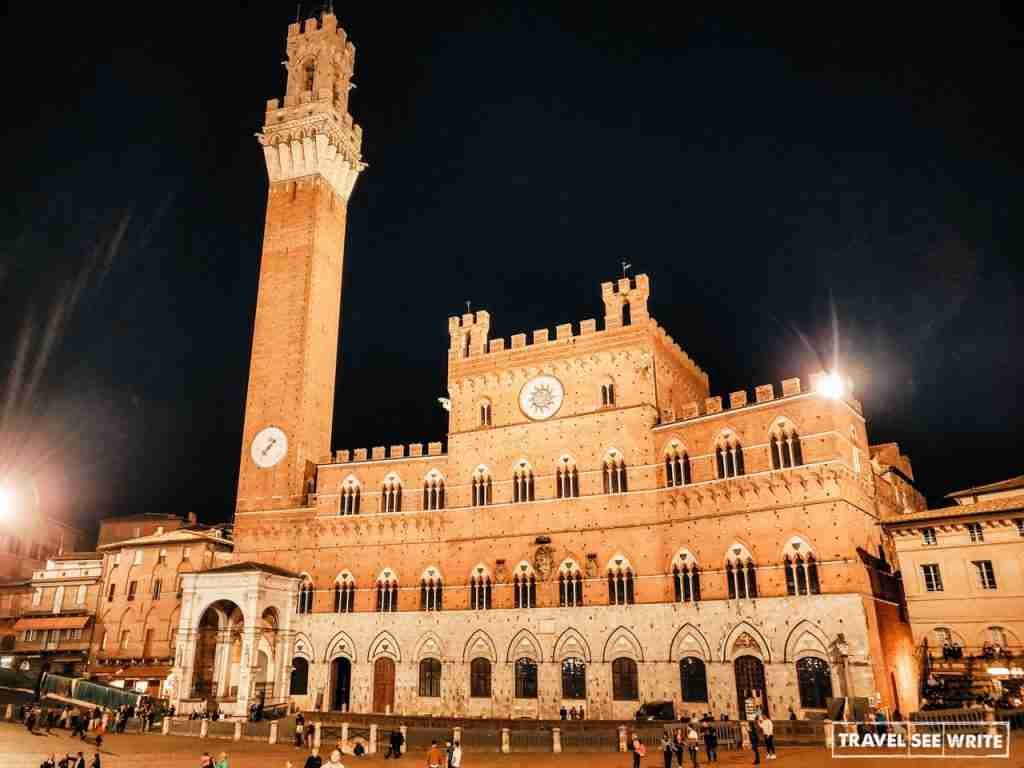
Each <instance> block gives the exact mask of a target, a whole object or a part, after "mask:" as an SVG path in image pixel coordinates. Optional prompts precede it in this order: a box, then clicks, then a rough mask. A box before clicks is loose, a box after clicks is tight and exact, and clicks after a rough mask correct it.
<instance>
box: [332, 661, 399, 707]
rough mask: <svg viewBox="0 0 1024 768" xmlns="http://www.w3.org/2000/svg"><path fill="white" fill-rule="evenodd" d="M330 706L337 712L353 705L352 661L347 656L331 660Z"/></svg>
mask: <svg viewBox="0 0 1024 768" xmlns="http://www.w3.org/2000/svg"><path fill="white" fill-rule="evenodd" d="M389 661H390V659H389ZM330 706H331V709H333V710H335V711H337V712H348V711H349V709H350V708H351V706H352V662H351V661H350V660H349V659H348V658H347V657H345V656H340V657H338V658H337V659H335V660H334V661H332V662H331V701H330Z"/></svg>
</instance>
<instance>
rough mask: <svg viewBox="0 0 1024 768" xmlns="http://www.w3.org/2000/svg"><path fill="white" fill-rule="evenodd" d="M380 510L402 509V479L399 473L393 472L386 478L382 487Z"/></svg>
mask: <svg viewBox="0 0 1024 768" xmlns="http://www.w3.org/2000/svg"><path fill="white" fill-rule="evenodd" d="M380 511H381V512H401V511H402V481H401V480H399V479H398V475H395V474H393V473H392V474H390V475H388V476H387V477H385V478H384V483H383V485H382V486H381V489H380Z"/></svg>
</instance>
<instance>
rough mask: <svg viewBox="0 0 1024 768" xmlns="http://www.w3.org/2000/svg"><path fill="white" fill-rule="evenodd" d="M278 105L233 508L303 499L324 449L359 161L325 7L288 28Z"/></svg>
mask: <svg viewBox="0 0 1024 768" xmlns="http://www.w3.org/2000/svg"><path fill="white" fill-rule="evenodd" d="M287 55H288V60H287V62H286V63H285V66H286V68H287V71H288V79H287V85H286V88H285V96H284V103H283V104H281V103H280V102H279V101H278V99H271V100H269V101H268V102H267V113H266V121H265V125H264V127H263V132H262V133H261V134H258V138H259V141H260V143H261V144H262V145H263V151H264V154H265V156H266V164H267V175H268V176H269V179H270V189H269V192H268V195H267V220H266V226H265V228H264V234H263V254H262V259H261V263H260V279H259V293H258V296H257V302H256V321H255V328H254V331H253V342H252V358H251V361H250V368H249V389H248V393H247V397H246V404H245V427H244V432H243V436H242V456H241V467H240V471H239V478H238V498H237V503H236V511H239V512H241V511H248V510H257V509H287V508H292V507H297V506H302V505H303V504H304V503H305V501H306V494H307V493H308V492H309V491H310V490H311V484H312V481H313V475H314V473H315V467H316V462H317V461H319V460H322V459H323V458H324V457H325V456H327V455H328V454H329V453H330V439H331V423H332V418H333V415H334V413H333V412H334V380H335V368H336V363H337V354H338V333H339V318H340V310H341V306H340V305H341V298H340V297H341V278H342V258H343V250H344V242H345V220H346V214H347V206H348V199H349V195H350V194H351V192H352V187H353V185H354V184H355V181H356V178H357V177H358V175H359V172H360V171H361V170H362V169H363V168H364V167H365V166H364V164H363V162H362V160H361V155H360V146H361V144H362V130H361V129H360V127H359V126H358V125H356V124H355V123H354V122H353V121H352V116H351V115H350V114H349V113H348V92H349V89H350V88H351V84H350V80H351V77H352V71H353V64H354V61H355V47H354V46H353V45H352V43H350V42H348V40H347V39H346V37H345V32H344V31H343V30H341V29H339V28H338V22H337V19H336V18H335V17H334V15H333V14H329V13H325V14H323V15H322V17H321V18H319V19H316V18H313V19H307V20H306V21H305V22H304V23H303V24H302V25H301V26H300V25H299V24H297V23H296V24H292V25H290V26H289V27H288V42H287Z"/></svg>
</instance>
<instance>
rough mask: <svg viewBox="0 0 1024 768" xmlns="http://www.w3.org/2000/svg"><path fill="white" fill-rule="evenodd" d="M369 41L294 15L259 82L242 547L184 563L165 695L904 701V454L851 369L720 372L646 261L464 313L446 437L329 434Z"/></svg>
mask: <svg viewBox="0 0 1024 768" xmlns="http://www.w3.org/2000/svg"><path fill="white" fill-rule="evenodd" d="M354 57H355V49H354V47H353V45H352V44H351V43H350V42H348V41H347V39H346V36H345V33H344V32H343V31H342V30H341V29H340V28H338V25H337V21H336V19H335V17H334V16H333V15H331V14H324V15H323V16H322V17H321V18H319V19H309V20H307V21H305V22H304V23H303V24H302V25H299V24H293V25H291V26H290V28H289V30H288V37H287V58H288V61H287V86H286V91H285V95H284V99H283V101H279V100H277V99H272V100H270V101H269V102H268V103H267V108H266V119H265V126H264V128H263V130H262V132H261V134H259V140H260V142H261V144H262V146H263V150H264V153H265V159H266V166H267V172H268V175H269V181H270V187H269V193H268V200H267V215H266V228H265V235H264V244H263V252H262V260H261V266H260V280H259V292H258V297H257V311H256V320H255V331H254V338H253V346H252V359H251V368H250V375H249V388H248V394H247V401H246V410H245V427H244V430H245V431H244V437H243V445H242V451H241V457H240V461H241V471H240V478H239V485H238V498H237V507H236V512H235V520H234V539H235V540H234V552H233V553H232V554H231V555H230V556H228V557H227V558H226V559H224V560H221V561H217V562H214V563H213V564H212V567H210V568H208V569H206V570H201V571H198V572H195V573H189V574H186V575H185V576H184V581H183V586H182V602H181V613H180V619H179V622H178V624H177V637H178V642H177V646H176V657H175V665H174V673H173V680H174V683H173V686H172V688H173V690H172V693H171V695H172V700H173V703H175V704H176V706H177V707H178V711H180V712H185V711H188V710H189V708H192V707H196V706H199V702H201V701H203V700H209V699H217V700H220V701H221V705H220V706H221V709H222V711H225V712H230V711H236V712H239V713H244V712H246V711H247V708H248V707H249V706H250V705H251V704H252V703H253V702H254V701H255V700H256V699H257V698H258V697H260V696H264V697H268V698H272V699H274V700H287V699H291V700H292V701H294V702H295V703H296V704H298V705H299V706H302V707H304V708H308V709H320V710H350V711H358V712H398V713H404V714H436V715H442V714H444V715H460V716H463V715H464V716H474V717H481V716H482V717H501V718H505V717H537V718H557V717H558V713H559V710H560V709H561V708H562V707H563V706H565V707H574V706H575V707H577V708H579V707H582V708H583V710H584V711H585V712H586V716H587V718H609V719H613V718H614V719H620V718H631V717H632V715H633V713H634V712H635V711H636V709H637V708H638V707H639V705H640V703H642V702H650V701H659V700H669V701H673V702H675V705H676V709H677V711H679V712H683V711H687V712H701V713H703V712H705V711H711V712H713V713H714V714H715V715H716V716H717V715H718V714H721V713H728V714H729V715H730V716H731V717H733V718H735V717H737V716H740V715H743V714H745V711H744V710H745V709H746V708H747V707H748V706H750V702H751V701H753V702H754V703H755V704H756V705H757V706H760V707H761V708H762V709H766V710H767V711H768V712H769V713H770V714H771V715H773V716H776V717H785V716H786V714H787V712H788V710H789V708H790V707H792V708H793V709H794V710H795V711H796V712H797V713H798V714H801V715H813V714H815V713H816V712H822V711H823V710H824V708H825V706H826V699H827V698H829V697H832V696H844V695H849V696H864V697H878V698H879V699H880V700H881V703H882V704H883V705H886V706H889V707H891V708H895V707H899V708H901V709H902V710H903V711H904V712H909V711H913V710H914V709H916V706H917V680H916V675H917V669H916V665H915V660H914V656H913V646H912V639H911V633H910V625H909V624H908V623H907V621H906V616H905V615H904V612H903V609H902V606H903V598H902V588H901V584H900V581H899V578H898V576H897V575H896V574H894V569H893V568H892V566H891V565H890V564H891V563H893V562H894V560H893V553H892V548H891V543H890V542H889V541H888V539H887V538H886V534H885V532H884V531H883V529H882V528H881V526H880V524H879V520H880V518H881V517H882V516H883V515H885V514H890V513H894V512H897V511H902V510H904V509H908V508H910V509H917V508H921V507H923V502H922V500H921V497H920V495H919V494H918V493H917V492H916V491H915V490H914V489H913V487H912V485H911V484H910V483H911V481H912V471H911V468H910V464H909V461H908V460H907V459H906V457H904V456H902V455H901V454H900V452H899V449H898V447H897V446H896V445H894V444H886V445H872V444H871V443H870V439H869V436H868V431H867V425H866V422H865V418H864V415H863V412H862V408H861V405H860V403H859V402H857V400H855V399H854V398H853V396H852V393H851V392H850V391H849V389H848V388H847V387H846V386H844V382H843V381H842V380H840V379H839V378H837V377H836V376H835V375H834V374H833V375H829V374H825V373H818V374H812V375H809V376H805V377H803V378H792V379H788V380H786V381H782V382H780V383H777V384H764V385H761V386H757V387H755V388H754V389H753V391H752V392H748V391H738V392H732V393H729V394H728V395H727V396H713V395H712V394H711V392H712V389H711V386H710V382H709V381H708V376H707V374H706V373H704V372H703V371H702V370H701V368H700V367H699V365H698V364H697V363H696V362H695V361H694V360H692V359H691V358H690V357H688V356H687V354H686V353H685V352H684V351H683V350H682V349H681V348H680V346H679V345H678V344H677V343H676V342H675V341H673V340H672V339H671V338H670V337H669V336H668V335H667V334H666V332H665V331H664V330H663V329H662V328H661V327H660V326H659V325H658V324H657V322H656V321H655V320H654V318H652V317H651V316H650V314H649V313H648V297H649V292H650V290H651V283H650V281H649V280H648V277H647V276H646V275H637V276H635V277H632V278H627V279H622V280H618V281H616V282H608V283H605V284H603V285H601V286H600V298H601V302H602V305H601V306H602V310H601V312H600V316H599V317H598V318H597V319H582V320H580V321H579V322H575V323H566V324H564V325H559V326H557V327H555V328H554V329H541V330H533V331H532V332H531V333H530V334H525V333H522V334H516V335H514V336H512V337H511V339H500V338H491V337H490V335H489V333H490V316H489V315H488V313H487V312H483V311H479V312H476V313H473V314H466V315H463V316H461V317H451V318H448V331H449V334H450V338H451V344H450V348H449V352H448V361H447V364H448V400H447V401H446V402H445V405H446V407H448V408H449V412H450V419H449V425H448V434H447V440H446V444H445V443H442V442H428V443H426V445H423V444H412V445H392V446H387V447H374V448H370V449H356V450H351V451H350V450H339V451H333V452H332V450H331V445H330V435H331V425H332V418H333V412H332V408H333V401H334V392H335V383H336V382H335V367H336V357H337V349H338V342H339V309H340V307H339V305H340V295H341V290H342V285H341V282H342V272H343V270H342V259H343V246H344V238H345V224H346V211H347V205H348V200H349V197H350V195H351V194H352V192H353V188H354V186H355V182H356V178H357V176H358V175H359V173H360V172H361V171H362V170H363V168H364V166H363V163H362V160H361V154H360V147H361V139H362V134H361V130H360V128H359V126H358V125H356V124H355V123H354V122H353V119H352V117H351V115H350V114H349V111H348V96H349V89H350V87H351V86H350V77H351V75H352V72H353V64H354ZM596 289H597V286H594V292H595V294H596V292H597V290H596ZM594 298H595V305H596V298H597V297H596V295H595V296H594ZM438 321H439V323H440V322H441V318H438ZM423 405H424V407H425V408H427V407H437V406H436V403H432V402H429V401H428V402H424V404H423ZM268 692H270V693H269V694H268Z"/></svg>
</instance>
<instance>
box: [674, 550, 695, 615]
mask: <svg viewBox="0 0 1024 768" xmlns="http://www.w3.org/2000/svg"><path fill="white" fill-rule="evenodd" d="M672 586H673V589H674V590H675V598H676V602H677V603H691V602H693V603H696V602H699V601H700V569H699V568H698V567H697V561H696V560H695V559H694V558H693V555H691V554H690V553H689V552H685V551H684V552H680V553H679V554H678V555H676V558H675V559H674V560H673V561H672Z"/></svg>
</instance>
